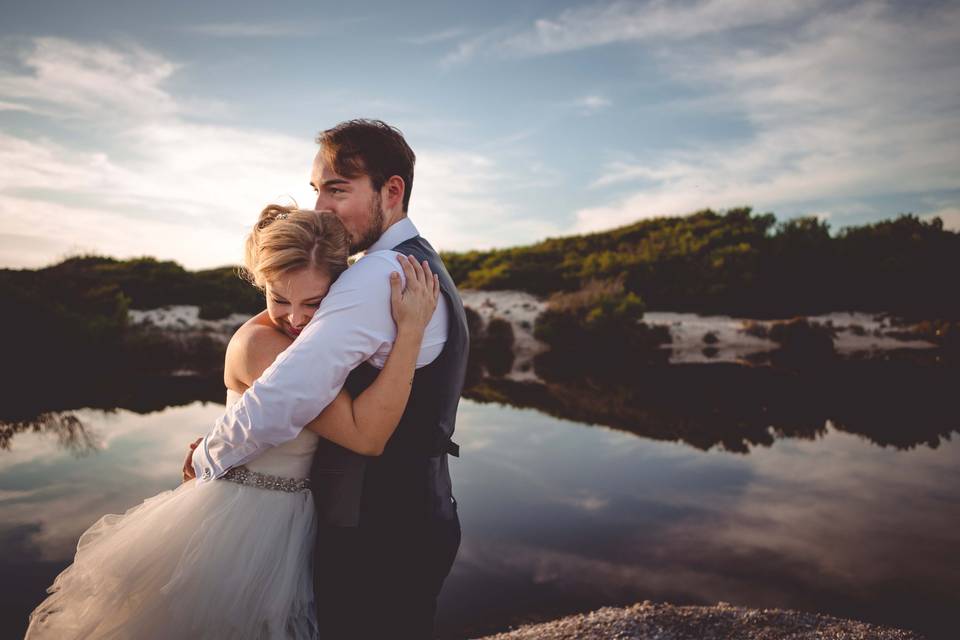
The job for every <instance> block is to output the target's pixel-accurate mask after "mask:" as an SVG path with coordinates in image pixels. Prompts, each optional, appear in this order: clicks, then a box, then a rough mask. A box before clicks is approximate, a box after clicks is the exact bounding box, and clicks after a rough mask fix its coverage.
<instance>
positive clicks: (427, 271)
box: [422, 260, 433, 289]
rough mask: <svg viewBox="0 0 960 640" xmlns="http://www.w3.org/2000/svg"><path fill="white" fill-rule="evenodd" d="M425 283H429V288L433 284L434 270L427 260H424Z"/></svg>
mask: <svg viewBox="0 0 960 640" xmlns="http://www.w3.org/2000/svg"><path fill="white" fill-rule="evenodd" d="M422 264H423V278H424V280H423V283H424V284H425V285H427V288H428V289H429V288H430V287H432V286H433V271H431V270H430V263H429V262H427V261H426V260H424V261H423V263H422Z"/></svg>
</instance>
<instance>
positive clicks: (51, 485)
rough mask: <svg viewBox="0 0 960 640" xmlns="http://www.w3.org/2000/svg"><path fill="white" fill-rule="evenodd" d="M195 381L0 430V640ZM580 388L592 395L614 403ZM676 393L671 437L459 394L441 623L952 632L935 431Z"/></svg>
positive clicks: (106, 508) (152, 461)
mask: <svg viewBox="0 0 960 640" xmlns="http://www.w3.org/2000/svg"><path fill="white" fill-rule="evenodd" d="M950 375H952V374H950ZM953 380H954V381H955V380H956V379H955V378H954V379H953ZM210 388H211V387H210V385H207V391H204V393H202V394H200V396H201V397H204V398H206V400H199V399H198V400H192V401H191V400H190V399H189V394H187V397H186V398H179V399H177V400H176V401H171V404H174V405H176V406H167V407H166V408H162V409H159V410H153V409H155V407H153V406H146V407H144V406H141V405H142V403H139V402H136V401H135V402H128V403H126V404H125V405H124V403H120V402H118V404H120V405H124V406H132V407H133V408H134V409H135V410H130V409H113V410H104V409H90V408H85V409H77V410H72V411H67V412H64V411H62V410H58V411H56V412H54V413H52V414H49V415H48V416H47V417H46V419H45V420H41V421H40V422H41V424H37V425H35V426H34V425H31V426H28V427H23V426H21V427H18V428H12V429H11V428H7V430H6V432H5V435H4V438H5V439H4V440H3V441H0V443H2V444H3V445H4V448H3V449H2V450H0V576H2V577H0V581H2V586H0V589H2V591H0V607H2V613H0V625H2V627H0V629H2V631H3V637H8V636H9V637H18V636H19V635H22V632H23V629H24V628H25V621H26V617H27V615H28V613H29V611H30V610H31V609H32V607H33V606H34V605H35V604H36V603H38V602H39V601H40V600H41V599H42V597H43V591H44V588H45V587H46V586H47V585H48V584H49V583H50V582H51V581H52V579H53V577H54V576H55V575H56V574H57V573H58V572H59V571H60V570H62V569H63V568H64V567H65V566H66V564H67V563H68V562H69V559H70V558H71V557H72V553H73V550H74V548H75V545H76V541H77V538H78V536H79V534H80V533H81V532H82V531H83V530H84V529H85V528H86V527H88V526H89V525H90V524H92V523H93V522H94V521H95V520H96V519H97V518H98V517H99V516H100V515H102V514H104V513H108V512H112V513H121V512H123V511H124V510H125V509H127V508H129V507H131V506H133V505H135V504H137V503H138V502H139V501H140V500H142V499H143V498H145V497H147V496H149V495H152V494H154V493H157V492H159V491H162V490H165V489H169V488H173V487H175V486H176V485H177V484H178V481H179V468H180V464H181V461H182V455H183V453H184V448H185V445H186V444H187V443H188V442H189V441H190V440H192V439H193V438H195V437H197V436H199V435H202V434H203V433H204V432H205V431H206V430H207V428H208V427H209V425H211V424H212V422H213V420H214V419H215V418H216V417H217V416H218V415H219V414H220V412H221V411H222V404H221V403H218V402H215V401H209V399H210V396H211V395H212V394H213V393H217V394H218V393H219V392H218V391H216V390H215V391H213V392H211V391H209V389H210ZM556 391H557V390H556V389H553V392H554V393H556ZM562 391H563V389H562V388H561V392H562ZM499 392H501V393H502V392H503V389H500V390H499ZM538 393H539V396H538V397H542V396H543V395H544V393H547V392H546V391H544V389H541V390H540V392H538ZM597 393H598V394H601V398H600V401H601V404H603V405H604V406H606V405H609V404H611V403H615V402H617V401H615V400H614V399H612V398H604V397H602V393H603V392H602V391H597ZM534 395H536V394H534ZM547 395H549V393H547ZM561 395H569V394H561ZM588 395H589V392H588ZM617 397H619V396H617ZM541 399H542V398H541ZM509 400H510V402H512V403H514V404H523V403H522V402H518V401H517V400H516V396H512V397H511V398H510V399H509ZM887 400H888V401H889V399H887ZM684 401H685V402H686V403H687V404H688V405H690V408H688V409H685V410H684V412H680V413H679V414H678V415H677V416H675V420H674V423H672V427H671V428H672V429H673V431H674V432H675V433H677V434H680V435H679V436H678V437H671V436H664V435H663V434H662V431H663V428H662V424H663V420H662V419H660V420H659V422H657V423H656V424H655V425H654V426H653V427H644V426H643V425H640V426H638V427H636V428H632V429H631V431H632V432H631V431H625V430H617V429H612V428H609V427H604V426H596V425H589V424H586V423H585V422H576V421H571V420H565V419H563V418H560V417H554V416H551V415H547V413H543V412H541V411H539V410H535V409H530V408H518V407H516V406H508V405H505V404H497V403H489V402H484V403H481V402H478V401H474V400H467V399H465V400H463V401H462V402H461V409H460V414H459V420H458V424H457V438H456V439H457V440H458V441H459V443H460V445H461V448H462V452H463V453H462V457H461V458H460V459H452V463H451V469H452V473H453V476H454V490H455V493H456V495H457V498H458V502H459V504H460V514H461V519H462V523H463V530H464V537H463V543H462V546H461V549H460V554H459V556H458V560H457V563H456V564H455V566H454V569H453V572H452V573H451V575H450V577H449V578H448V581H447V584H446V586H445V589H444V593H443V596H442V601H441V614H440V618H439V624H440V630H441V632H442V634H443V637H446V638H462V637H469V636H475V635H478V634H481V633H485V632H491V631H495V630H500V629H504V628H506V627H507V626H508V625H511V624H517V623H520V622H527V621H534V620H543V619H549V618H553V617H556V616H558V615H561V614H565V613H570V612H576V611H586V610H589V609H593V608H597V607H599V606H603V605H612V604H626V603H631V602H635V601H638V600H644V599H648V600H654V601H670V602H674V603H678V604H714V603H716V602H717V601H720V600H723V601H726V602H730V603H732V604H735V605H743V606H750V607H787V608H793V609H800V610H808V611H821V612H826V613H832V614H835V615H840V616H845V617H853V618H858V619H862V620H868V621H873V622H879V623H886V624H894V625H899V626H904V627H911V628H916V629H920V630H923V631H926V632H927V633H928V634H929V635H930V637H932V638H938V637H939V638H947V637H951V636H952V632H953V625H952V622H951V620H950V616H949V614H950V613H951V612H955V611H958V610H960V561H958V559H960V558H958V551H957V550H958V548H960V529H958V526H957V525H958V524H960V443H958V442H957V439H956V437H953V438H951V436H952V435H955V434H956V433H957V431H956V430H955V429H954V428H947V429H946V430H943V429H941V430H940V431H941V433H939V434H937V433H936V431H937V429H933V431H934V433H933V435H931V433H930V431H931V429H930V427H929V425H928V424H927V425H920V426H919V427H915V426H914V425H912V424H911V423H910V421H909V419H907V420H904V421H902V422H900V423H899V424H900V429H901V430H902V431H903V434H910V433H912V432H913V431H914V430H917V431H918V433H919V436H918V437H916V438H913V439H912V440H913V441H912V440H911V437H909V435H907V436H905V437H902V438H900V439H901V440H904V439H905V440H906V441H907V444H906V445H901V446H900V447H899V448H895V447H894V446H890V445H886V446H884V445H881V444H878V442H886V441H888V440H890V439H891V435H890V432H891V429H892V427H891V426H890V424H884V425H883V426H882V428H881V429H880V430H879V432H880V433H881V436H871V435H870V434H866V435H864V433H862V431H863V427H862V423H861V424H859V425H858V429H857V430H856V431H855V432H854V431H851V430H850V429H849V428H847V429H846V430H842V429H841V428H838V426H837V425H838V424H839V423H837V424H834V423H833V422H831V420H830V419H825V420H822V419H820V418H818V417H817V416H816V415H813V416H812V417H810V416H808V417H807V419H806V422H805V425H806V426H804V427H803V428H794V429H792V430H791V429H787V430H784V429H783V428H780V427H778V428H767V429H765V430H762V432H759V433H758V430H757V427H756V426H755V425H752V424H751V425H746V427H745V428H746V429H747V430H748V431H749V437H747V438H746V440H742V439H739V440H738V442H737V443H736V444H735V445H734V446H731V444H730V440H731V436H730V429H731V427H730V425H729V424H728V423H724V424H723V425H721V424H720V422H723V421H724V420H726V418H723V419H721V418H720V417H718V418H717V430H718V432H719V433H718V434H717V435H716V436H715V437H713V438H710V437H707V438H706V439H705V437H704V435H703V433H704V429H708V430H709V424H708V425H707V427H704V426H703V425H704V420H703V419H702V416H701V418H700V419H698V420H697V421H693V420H690V419H689V416H690V415H694V414H697V413H698V410H697V406H698V403H701V401H702V398H701V397H700V396H699V395H697V394H695V393H691V394H689V396H688V397H686V398H685V399H684ZM917 401H918V400H917V397H916V396H915V395H912V394H910V395H905V396H904V397H902V398H900V399H898V400H897V401H896V406H898V407H900V409H901V411H902V412H903V413H905V414H909V413H910V408H911V403H916V402H917ZM620 402H623V401H622V398H621V400H620ZM951 402H953V401H952V400H951ZM90 404H92V405H95V406H103V402H100V401H99V400H98V401H96V402H93V401H92V402H91V403H90ZM147 404H148V405H149V403H147ZM160 404H163V403H162V402H161V403H160ZM528 404H536V403H532V402H531V403H528ZM540 404H543V405H549V404H550V403H549V402H546V401H541V402H540ZM627 404H629V403H627ZM808 404H809V403H808ZM69 405H70V403H69V402H67V403H66V404H65V405H64V406H63V407H59V408H60V409H62V408H66V407H67V406H69ZM953 406H956V405H953ZM541 408H543V407H541ZM620 408H621V409H622V408H623V407H620ZM774 410H776V407H771V411H774ZM779 410H780V411H782V410H783V407H782V406H781V407H780V409H779ZM138 411H139V412H138ZM145 411H150V412H147V413H140V412H145ZM584 411H586V410H584ZM851 411H853V413H856V414H857V415H860V414H862V411H861V410H857V409H856V408H854V409H851ZM917 411H918V412H919V413H921V414H923V413H924V410H922V409H921V408H919V407H918V408H917ZM590 412H591V413H590V415H592V416H596V415H606V414H604V412H603V411H600V410H598V409H597V408H596V407H594V408H592V409H591V410H590ZM598 412H599V413H598ZM550 413H554V414H562V413H563V412H562V411H557V410H550ZM708 413H709V412H708ZM577 415H578V416H580V417H579V419H581V420H584V418H583V417H582V415H583V414H582V413H578V414H577ZM615 415H617V416H620V417H619V418H616V419H613V418H611V419H609V420H606V421H605V420H603V419H598V418H596V417H593V418H591V421H592V422H600V423H606V424H618V422H619V421H622V419H623V418H622V416H624V415H630V413H629V411H625V410H624V411H619V412H615ZM956 415H957V413H956V412H954V413H953V414H952V416H956ZM71 416H72V418H76V419H78V420H79V424H80V425H82V426H78V425H77V423H75V422H72V421H71V420H72V419H71ZM661 417H662V416H661ZM811 420H813V421H815V422H816V421H819V422H816V424H813V426H812V427H811V426H810V424H809V423H810V421H811ZM946 420H948V421H949V420H953V423H952V424H953V427H956V426H957V421H956V420H955V419H954V418H952V417H950V418H946ZM694 422H696V424H695V425H694V426H691V425H692V424H693V423H694ZM644 433H647V435H642V434H644ZM638 434H639V435H638ZM683 434H686V435H683ZM691 434H692V435H691ZM894 440H896V438H894ZM689 442H694V443H700V444H696V446H695V445H694V444H689ZM719 442H727V445H726V446H722V445H721V444H713V443H719ZM754 442H762V443H763V444H753V443H754ZM737 449H739V450H738V451H734V450H737Z"/></svg>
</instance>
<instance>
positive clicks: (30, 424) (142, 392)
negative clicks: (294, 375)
mask: <svg viewBox="0 0 960 640" xmlns="http://www.w3.org/2000/svg"><path fill="white" fill-rule="evenodd" d="M225 397H226V391H225V390H224V387H223V371H222V370H221V371H219V372H217V373H214V374H209V375H203V376H196V375H191V376H168V375H163V376H146V375H140V376H133V375H124V374H120V375H113V376H109V377H103V376H100V377H92V376H90V377H80V378H75V379H73V380H70V381H57V380H56V379H51V380H50V381H49V382H48V383H46V384H45V385H44V386H43V387H42V388H40V389H37V390H36V391H34V389H19V390H18V391H17V392H15V393H11V394H10V395H8V396H5V397H4V400H3V402H2V403H0V443H2V446H0V448H8V447H9V441H10V439H11V438H12V437H13V436H14V435H15V434H17V433H20V432H23V431H28V430H33V431H38V430H40V431H49V432H54V433H57V434H58V437H62V438H64V439H63V440H62V444H63V445H64V446H66V447H67V448H71V447H72V446H73V445H72V442H73V441H72V440H71V438H74V437H75V439H76V446H77V447H79V448H81V449H82V448H83V446H84V443H85V439H88V440H89V443H90V445H91V446H90V449H93V448H95V447H96V445H97V440H96V437H95V436H94V435H92V434H90V433H89V432H87V431H86V430H85V429H84V425H83V424H82V423H80V421H79V420H78V419H76V417H75V416H72V414H71V413H70V412H72V411H75V410H77V409H81V408H90V409H101V410H106V411H113V410H115V409H125V410H127V411H133V412H135V413H151V412H154V411H161V410H163V409H165V408H167V407H171V406H182V405H187V404H190V403H192V402H197V401H198V400H199V401H202V402H216V403H223V402H224V398H225ZM60 422H62V424H60Z"/></svg>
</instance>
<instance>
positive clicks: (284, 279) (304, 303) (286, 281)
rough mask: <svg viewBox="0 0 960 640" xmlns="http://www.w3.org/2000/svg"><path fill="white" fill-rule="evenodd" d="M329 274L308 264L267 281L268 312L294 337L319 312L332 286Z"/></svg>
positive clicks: (278, 325) (273, 320)
mask: <svg viewBox="0 0 960 640" xmlns="http://www.w3.org/2000/svg"><path fill="white" fill-rule="evenodd" d="M330 283H331V280H330V276H329V275H328V274H326V273H324V272H323V271H321V270H319V269H315V268H313V267H308V268H306V269H300V270H297V271H289V272H287V273H284V274H283V275H282V276H281V277H280V278H277V279H276V280H275V281H273V282H267V286H266V296H267V314H268V315H269V316H270V320H271V321H272V322H273V323H274V324H275V325H276V326H277V328H278V329H280V330H281V331H283V332H284V333H285V334H287V335H288V336H290V337H291V338H296V337H297V336H298V335H300V332H301V331H303V328H304V327H305V326H307V323H308V322H310V318H312V317H313V314H314V313H316V311H317V308H318V307H319V306H320V301H321V300H323V297H324V296H325V295H327V290H328V289H329V288H330Z"/></svg>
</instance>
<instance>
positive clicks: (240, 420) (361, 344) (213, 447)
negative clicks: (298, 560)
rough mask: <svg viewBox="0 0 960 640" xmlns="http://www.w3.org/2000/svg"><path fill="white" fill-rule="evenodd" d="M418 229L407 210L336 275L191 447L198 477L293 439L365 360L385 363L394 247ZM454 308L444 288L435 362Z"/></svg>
mask: <svg viewBox="0 0 960 640" xmlns="http://www.w3.org/2000/svg"><path fill="white" fill-rule="evenodd" d="M417 235H418V232H417V228H416V227H415V226H414V225H413V222H411V221H410V219H409V218H402V219H401V220H399V221H397V222H395V223H394V224H392V225H391V226H390V227H389V228H388V229H387V230H386V231H385V232H384V233H383V235H381V236H380V238H379V239H378V240H377V241H376V242H375V243H374V244H373V245H372V246H371V247H370V248H369V249H367V252H366V254H365V255H364V256H363V257H362V258H360V259H359V260H358V261H357V262H356V263H354V264H353V265H352V266H351V267H350V268H348V269H347V270H346V271H344V272H343V273H342V274H341V275H340V277H339V278H338V279H337V280H336V282H334V283H333V285H332V286H331V287H330V290H329V291H328V293H327V295H326V297H325V298H324V299H323V301H322V302H321V303H320V307H319V308H318V309H317V312H316V313H315V314H314V316H313V318H312V319H311V320H310V322H309V323H307V326H306V327H304V329H303V332H302V333H301V334H300V335H299V336H297V339H296V340H294V341H293V344H291V345H290V346H289V347H287V349H286V350H285V351H283V352H282V353H281V354H280V355H279V356H277V359H276V360H275V361H274V362H273V364H271V365H270V366H269V367H267V369H266V370H265V371H264V372H263V374H262V375H261V376H260V377H259V378H258V379H257V380H256V381H255V382H254V383H253V386H251V387H250V388H249V389H247V390H246V391H245V392H244V394H243V396H242V397H241V398H240V399H239V400H238V401H237V402H235V403H234V404H233V405H232V406H231V407H229V408H228V409H227V410H226V413H224V415H223V416H221V417H220V418H219V419H218V420H217V421H216V423H215V424H214V427H213V430H212V431H211V432H210V433H209V434H208V435H207V436H206V437H205V438H204V439H203V441H202V442H201V443H200V444H199V445H198V446H197V448H196V450H195V451H194V453H193V468H194V471H195V472H196V474H197V482H205V481H208V480H212V479H214V478H217V477H219V476H221V475H223V474H224V473H225V472H226V471H227V470H228V469H230V468H231V467H235V466H237V465H240V464H243V463H245V462H247V461H249V460H251V459H253V458H255V457H256V456H257V454H259V453H260V452H262V451H263V450H264V449H267V448H269V447H275V446H277V445H279V444H283V443H284V442H287V441H289V440H293V439H294V438H296V437H297V434H299V433H300V430H301V429H302V428H303V426H304V425H305V424H307V423H308V422H310V421H311V420H313V419H314V418H315V417H317V415H319V414H320V413H321V412H322V411H323V409H324V408H325V407H326V406H327V405H328V404H330V402H332V401H333V399H334V398H335V397H336V395H337V393H339V392H340V389H341V388H342V387H343V384H344V382H345V381H346V379H347V375H348V374H349V373H350V371H351V370H353V369H355V368H356V367H357V366H359V365H360V364H362V363H363V362H369V363H370V364H372V365H373V366H375V367H377V368H379V369H382V368H383V365H384V363H385V362H386V360H387V356H388V355H389V354H390V349H391V348H392V347H393V341H394V340H395V339H396V335H397V328H396V325H395V324H394V321H393V316H392V315H391V313H390V280H389V276H390V272H391V271H399V272H400V277H401V281H402V282H403V283H405V282H406V279H405V278H404V275H403V270H402V268H401V267H400V263H399V262H398V261H397V258H396V256H397V255H399V254H398V253H397V252H396V251H393V247H395V246H396V245H398V244H400V243H401V242H403V241H405V240H409V239H410V238H413V237H415V236H417ZM448 315H449V309H448V308H447V302H446V299H445V298H444V297H443V296H442V295H441V296H440V302H439V303H438V304H437V309H436V311H434V313H433V317H432V318H431V319H430V322H429V324H428V325H427V329H426V331H425V333H424V336H423V342H422V343H421V346H420V354H419V355H418V357H417V367H418V368H419V367H422V366H424V365H426V364H429V363H430V362H432V361H433V360H434V359H436V357H437V356H439V355H440V352H441V351H442V350H443V345H444V343H445V342H446V340H447V317H448Z"/></svg>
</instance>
